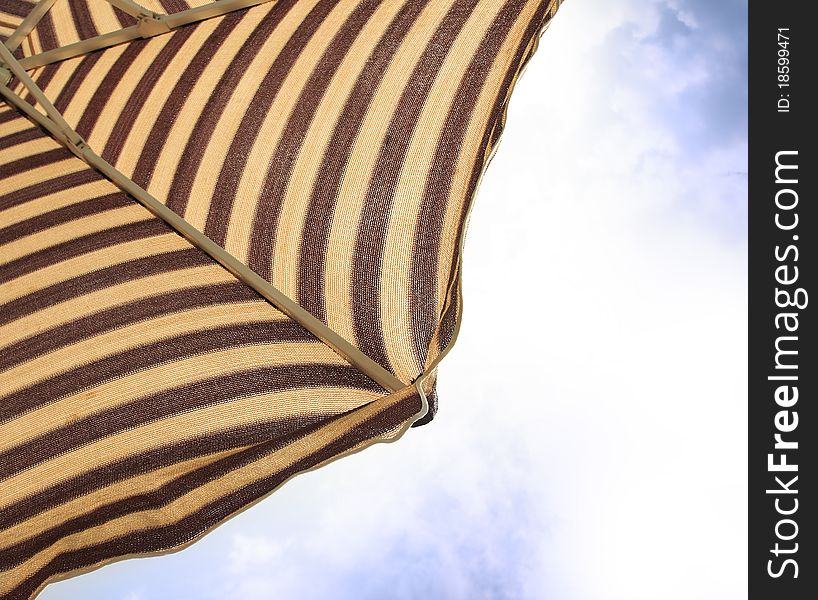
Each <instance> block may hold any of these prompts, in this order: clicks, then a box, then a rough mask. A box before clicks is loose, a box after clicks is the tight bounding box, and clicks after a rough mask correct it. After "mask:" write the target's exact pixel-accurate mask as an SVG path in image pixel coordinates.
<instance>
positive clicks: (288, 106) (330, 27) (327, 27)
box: [191, 2, 355, 339]
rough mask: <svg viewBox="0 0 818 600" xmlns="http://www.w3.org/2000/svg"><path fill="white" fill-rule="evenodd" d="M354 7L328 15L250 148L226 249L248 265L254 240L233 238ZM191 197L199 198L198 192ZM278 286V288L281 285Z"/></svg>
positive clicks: (251, 212) (249, 218) (343, 5)
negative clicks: (318, 59) (292, 115)
mask: <svg viewBox="0 0 818 600" xmlns="http://www.w3.org/2000/svg"><path fill="white" fill-rule="evenodd" d="M305 8H306V7H305ZM354 8H355V6H354V3H352V2H340V3H338V4H337V5H336V6H335V7H334V8H333V9H332V11H331V12H330V13H329V14H328V15H327V17H326V18H325V19H324V21H323V22H322V23H321V25H320V26H319V28H318V30H317V31H316V32H315V34H314V35H313V37H312V38H311V39H310V41H309V42H308V43H307V45H306V47H305V48H304V50H303V51H302V52H301V54H300V55H299V57H298V59H297V60H296V61H295V64H294V65H293V67H292V69H291V70H290V72H289V73H287V77H286V79H285V80H284V82H283V83H282V85H281V88H280V90H279V92H278V94H277V95H276V98H275V100H274V101H273V104H272V106H271V107H270V110H268V111H267V114H266V115H265V118H264V121H263V123H262V125H261V128H260V129H259V132H258V137H257V138H256V140H255V142H254V143H253V147H252V148H248V149H247V162H246V163H245V167H244V172H243V173H242V177H241V181H240V183H239V187H238V190H237V193H236V200H235V202H234V204H233V208H232V211H231V213H230V227H229V229H228V237H227V238H226V242H225V248H226V250H227V251H228V252H230V253H231V254H233V256H235V257H236V258H237V259H239V260H240V261H242V262H244V263H246V262H247V256H248V250H249V242H250V239H251V238H250V236H247V237H244V238H242V239H237V238H236V236H235V235H234V234H233V235H231V234H232V232H233V230H234V226H235V227H236V228H237V230H238V231H241V230H242V229H245V230H247V229H249V227H251V224H252V222H253V219H254V218H255V213H256V208H257V206H258V202H259V200H260V198H259V193H260V191H261V188H262V186H263V185H264V179H265V178H266V176H267V171H268V169H269V165H270V155H271V153H272V152H273V151H274V150H275V147H276V145H277V144H278V143H279V140H280V137H281V132H282V130H283V129H284V126H285V125H286V124H287V120H288V119H289V116H290V113H291V111H292V109H293V108H294V106H295V103H296V100H297V99H298V96H299V95H300V94H301V91H302V90H303V88H304V84H305V83H306V81H307V79H308V78H309V76H310V73H311V72H312V69H313V67H314V66H315V60H316V58H315V57H318V56H321V55H323V53H324V51H325V50H326V48H327V46H328V45H329V43H330V42H331V41H332V38H333V36H334V35H335V34H336V33H337V32H338V29H339V28H340V27H341V26H342V25H343V23H344V21H346V19H347V18H348V17H349V15H350V13H351V12H352V11H353V10H354ZM191 196H193V197H195V192H194V193H193V194H191ZM274 285H276V287H278V285H277V284H274ZM279 289H281V288H279ZM281 291H282V292H283V293H284V294H286V295H288V296H292V295H293V293H292V290H287V289H281ZM347 339H348V338H347Z"/></svg>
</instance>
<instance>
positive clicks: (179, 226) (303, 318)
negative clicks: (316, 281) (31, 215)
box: [0, 43, 407, 392]
mask: <svg viewBox="0 0 818 600" xmlns="http://www.w3.org/2000/svg"><path fill="white" fill-rule="evenodd" d="M3 71H6V73H5V74H4V73H3ZM10 74H14V75H15V76H16V77H17V79H19V80H20V82H21V83H22V84H23V86H24V87H25V88H26V89H27V90H28V91H29V93H30V94H31V95H32V96H33V97H34V99H35V100H36V101H37V102H38V103H39V104H40V106H42V107H43V109H44V110H45V112H46V114H45V115H44V114H43V113H41V112H40V111H39V110H37V109H35V108H34V106H32V105H31V104H29V103H28V102H26V101H25V100H24V99H23V98H21V97H20V96H19V95H17V94H16V93H15V92H14V91H12V90H11V89H10V88H9V87H8V80H9V77H8V75H10ZM4 75H5V76H4ZM0 94H2V96H4V97H5V98H6V100H8V101H9V103H10V104H12V105H13V106H15V107H16V108H17V109H18V110H20V111H21V112H23V113H25V114H26V115H28V116H29V117H30V118H32V119H33V120H35V121H36V122H37V123H39V124H40V125H42V126H43V127H44V128H45V129H46V130H47V131H48V132H49V133H51V134H52V135H53V136H54V137H55V138H56V139H57V140H58V141H60V142H62V143H63V144H65V145H66V146H67V147H68V148H69V149H70V150H71V151H72V152H73V153H74V154H76V155H77V156H78V157H79V158H80V159H81V160H83V161H84V162H85V163H87V164H88V165H89V166H91V167H93V168H95V169H97V170H98V171H100V172H101V173H103V174H104V175H105V176H106V177H108V179H110V180H111V181H112V182H113V183H114V184H116V185H117V186H118V187H119V188H120V189H122V190H123V191H124V192H126V193H127V194H129V195H131V196H132V197H133V198H134V199H135V200H137V201H138V202H139V203H140V204H142V205H143V206H145V207H146V208H147V209H148V210H149V211H151V212H152V213H153V214H154V215H156V216H157V217H158V218H160V219H162V220H163V221H165V222H166V223H167V224H168V225H170V226H171V227H172V228H173V229H175V230H176V231H177V232H179V233H180V234H181V235H182V236H184V237H185V238H186V239H187V240H189V241H190V242H191V243H192V244H193V245H194V246H196V247H198V248H199V249H201V250H203V251H204V252H206V253H207V254H208V255H210V256H211V257H212V258H213V259H214V260H216V261H217V262H218V263H219V264H221V265H222V266H223V267H224V268H225V269H227V270H228V271H230V272H231V273H232V274H233V275H235V276H236V277H237V278H238V279H240V280H241V281H243V282H244V283H245V284H247V285H248V286H250V287H251V288H253V289H254V290H255V291H256V292H258V293H259V294H260V295H261V296H262V297H263V298H265V299H266V300H267V301H268V302H270V303H271V304H272V305H273V306H275V307H276V308H278V309H279V310H281V312H283V313H284V314H286V315H287V316H288V317H290V318H291V319H293V320H294V321H296V322H297V323H299V324H300V325H301V326H303V327H304V328H305V329H307V330H308V331H310V332H311V333H312V334H313V335H315V336H316V337H317V338H318V339H320V340H321V341H322V342H324V343H325V344H326V345H327V346H329V347H330V348H332V349H333V350H334V351H335V352H337V353H338V354H339V355H340V356H342V357H343V358H344V359H345V360H346V361H347V362H349V363H350V364H351V365H352V366H354V367H355V368H357V369H358V370H359V371H361V372H362V373H364V374H365V375H367V376H368V377H370V378H371V379H372V380H373V381H375V382H377V383H379V384H380V385H381V386H383V387H384V388H385V389H387V390H388V391H390V392H396V391H398V390H401V389H403V388H405V387H407V384H406V383H404V382H402V381H401V380H400V379H398V378H397V377H395V375H393V374H392V373H391V372H389V371H388V370H387V369H385V368H384V367H383V366H381V365H380V364H379V363H377V362H376V361H374V360H373V359H372V358H370V357H369V356H367V355H366V354H364V353H363V352H362V351H361V350H360V349H358V348H357V347H356V346H355V345H354V344H352V343H351V342H349V341H348V340H346V339H345V338H343V337H342V336H341V335H339V334H338V333H336V332H335V331H333V330H332V329H330V328H329V327H328V326H327V325H326V324H325V323H324V322H323V321H321V320H319V319H317V318H316V317H315V316H313V315H312V314H311V313H310V312H309V311H307V310H306V309H305V308H304V307H303V306H301V305H300V304H298V303H297V302H295V301H294V300H293V299H292V298H290V297H289V296H287V295H286V294H284V293H283V292H281V291H280V290H279V289H277V288H276V287H275V286H273V285H272V284H271V283H270V282H269V281H267V280H266V279H264V278H263V277H261V276H260V275H258V274H257V273H256V272H255V271H253V270H252V269H250V267H248V266H247V265H245V264H244V263H243V262H241V261H240V260H238V259H237V258H236V257H234V256H233V255H232V254H230V253H229V252H227V251H226V250H225V249H224V248H222V247H221V246H219V245H218V244H217V243H216V242H214V241H213V240H211V239H210V238H209V237H207V236H206V235H204V233H202V232H201V231H199V230H198V229H196V228H195V227H193V225H191V224H190V223H188V222H187V221H185V220H184V219H183V218H182V217H180V216H179V215H178V214H176V213H175V212H173V211H172V210H171V209H170V208H168V207H167V206H165V205H164V204H162V203H161V202H160V201H159V200H157V199H156V198H154V197H153V196H152V195H151V194H150V193H148V191H147V190H145V189H144V188H142V187H141V186H139V185H137V184H136V183H135V182H134V181H133V180H132V179H130V178H129V177H128V176H127V175H125V174H124V173H122V172H121V171H119V170H117V169H116V168H115V167H114V166H113V165H111V164H110V163H109V162H107V161H106V160H105V159H103V158H102V157H101V156H99V155H98V154H97V153H96V152H94V151H93V150H92V149H91V148H90V147H89V146H88V145H87V144H86V143H85V140H83V139H82V137H81V136H80V135H79V134H78V133H77V132H76V131H75V130H74V129H73V128H72V127H71V126H70V125H69V124H68V123H67V122H66V121H65V119H64V118H63V116H62V114H61V113H60V112H59V111H58V110H57V109H56V107H55V106H54V105H53V104H52V103H51V101H50V100H49V99H48V98H47V97H46V95H45V94H44V93H43V91H42V90H41V89H40V87H39V86H38V85H37V84H36V83H35V82H34V80H32V79H31V77H30V76H29V75H28V73H26V71H25V69H24V68H23V67H22V66H21V65H20V63H19V62H18V61H17V60H16V59H15V58H14V56H13V55H12V54H11V52H9V50H8V48H6V46H5V45H4V44H2V43H0Z"/></svg>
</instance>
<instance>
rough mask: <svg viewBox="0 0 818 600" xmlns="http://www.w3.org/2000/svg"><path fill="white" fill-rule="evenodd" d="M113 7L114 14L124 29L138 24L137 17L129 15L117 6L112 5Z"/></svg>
mask: <svg viewBox="0 0 818 600" xmlns="http://www.w3.org/2000/svg"><path fill="white" fill-rule="evenodd" d="M111 8H113V9H114V15H115V16H116V20H117V21H119V25H120V26H121V27H122V28H123V29H124V28H125V27H132V26H133V25H136V19H135V18H134V17H132V16H131V15H129V14H128V13H126V12H123V11H121V10H119V9H118V8H117V7H116V6H112V7H111Z"/></svg>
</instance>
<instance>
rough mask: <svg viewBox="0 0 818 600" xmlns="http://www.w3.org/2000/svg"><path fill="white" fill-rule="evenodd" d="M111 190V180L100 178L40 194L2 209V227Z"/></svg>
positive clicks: (0, 213)
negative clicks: (50, 192)
mask: <svg viewBox="0 0 818 600" xmlns="http://www.w3.org/2000/svg"><path fill="white" fill-rule="evenodd" d="M114 189H116V188H114ZM110 192H111V184H110V182H108V181H101V180H100V181H92V182H91V183H85V184H83V185H78V186H77V187H73V188H69V189H67V190H61V191H59V192H54V193H53V194H48V195H46V196H40V197H38V198H36V199H34V200H29V201H28V202H24V203H23V204H18V205H17V206H12V207H11V208H9V209H7V210H0V227H8V226H9V225H14V224H15V223H20V222H21V221H25V220H26V219H33V218H34V217H38V216H40V215H43V214H45V213H47V212H50V211H52V210H56V209H58V208H64V207H66V206H71V205H73V204H79V203H80V202H85V201H86V200H90V199H92V198H98V197H100V196H104V195H105V194H108V193H110Z"/></svg>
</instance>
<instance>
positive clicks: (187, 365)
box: [0, 0, 558, 598]
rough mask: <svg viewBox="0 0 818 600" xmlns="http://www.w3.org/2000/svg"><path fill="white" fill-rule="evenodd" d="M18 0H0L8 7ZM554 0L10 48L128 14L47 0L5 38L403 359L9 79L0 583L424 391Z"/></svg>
mask: <svg viewBox="0 0 818 600" xmlns="http://www.w3.org/2000/svg"><path fill="white" fill-rule="evenodd" d="M97 4H100V5H103V4H104V6H102V7H100V6H97ZM143 4H144V5H145V6H146V7H147V8H149V9H150V10H152V11H155V12H166V13H170V12H177V13H181V12H182V11H185V10H186V9H187V8H188V7H190V6H196V5H199V4H203V3H202V2H201V1H200V2H198V3H190V4H187V3H185V2H181V1H179V0H174V1H166V0H161V2H160V1H158V0H156V1H153V2H151V3H143ZM32 6H33V5H32V4H31V3H29V2H25V1H24V0H0V27H3V28H4V29H0V35H3V36H4V37H7V36H8V35H10V34H11V33H10V32H11V31H13V29H14V27H16V26H17V25H18V24H19V23H20V22H21V20H22V18H23V17H24V16H25V15H26V14H28V12H27V11H29V10H31V7H32ZM557 6H558V2H556V1H551V2H549V1H546V0H506V1H504V2H496V1H495V0H482V1H480V0H408V1H407V0H404V1H395V0H381V1H376V0H359V1H358V0H356V1H352V0H278V1H277V2H268V3H264V4H260V5H258V6H255V7H251V8H246V9H242V10H237V11H235V12H230V13H227V14H225V15H223V16H218V17H213V18H209V19H206V20H203V21H201V22H198V23H192V24H188V25H184V26H181V27H179V28H177V29H175V30H173V31H171V32H168V33H164V34H161V35H156V36H155V37H150V38H147V39H141V38H140V39H136V40H133V41H129V42H127V43H123V44H118V45H115V46H112V47H110V48H105V49H101V50H97V51H94V52H91V53H86V54H81V55H79V56H76V57H74V58H68V59H64V60H58V61H56V62H52V63H49V64H43V65H37V64H35V63H31V62H29V63H26V62H25V61H26V60H29V61H31V60H35V61H36V60H38V57H37V55H38V54H39V53H40V52H43V51H47V50H50V49H53V48H56V47H59V46H64V45H65V44H70V43H72V42H75V41H76V40H79V39H85V40H88V39H94V36H96V35H98V34H100V33H105V32H106V31H107V30H111V31H113V30H115V28H117V27H120V26H122V27H131V26H132V25H131V21H130V19H132V18H133V17H131V15H128V14H125V13H122V11H119V10H118V9H113V8H112V7H111V6H110V5H107V4H105V3H102V2H100V3H85V2H84V1H83V0H56V2H55V3H54V6H53V7H52V8H51V10H50V11H49V12H48V13H46V17H44V18H43V19H42V20H40V22H39V23H38V24H37V25H36V27H34V28H33V29H32V30H31V32H30V33H29V34H28V35H27V36H26V37H25V39H23V40H22V41H21V43H20V46H19V48H18V49H17V50H16V51H15V56H16V57H17V58H18V59H20V61H21V63H22V64H23V65H24V66H25V65H26V64H27V65H28V67H27V68H28V69H29V74H30V75H31V76H32V78H33V80H34V82H35V83H36V84H37V85H38V86H39V88H40V89H42V91H43V92H44V94H45V96H46V97H47V98H48V99H49V100H50V101H51V102H52V103H53V105H54V106H55V107H56V109H57V110H58V111H59V112H60V113H62V115H63V117H64V118H65V121H66V122H67V123H68V124H69V125H70V127H71V128H72V129H74V130H75V131H76V132H77V133H78V134H79V135H80V136H81V137H82V138H83V139H84V140H85V143H86V144H87V146H88V147H90V148H91V149H93V151H95V152H96V153H97V154H98V155H100V156H102V158H103V159H105V160H106V161H108V163H110V164H111V165H113V166H114V167H115V168H116V169H117V170H118V171H119V172H121V173H122V174H124V175H125V176H126V177H127V178H129V179H131V180H132V181H133V182H135V183H136V184H138V186H140V187H141V188H144V190H147V192H148V193H149V194H150V195H151V196H153V197H154V198H155V199H156V200H158V201H159V202H161V203H162V204H164V205H165V206H167V207H168V208H169V209H171V210H172V211H174V212H175V213H176V214H178V215H179V216H181V217H183V218H184V219H185V220H186V221H187V222H188V223H190V224H192V225H193V226H194V227H195V228H197V229H198V230H200V231H201V232H204V234H205V235H206V236H207V237H209V238H210V239H211V240H213V241H214V242H216V244H218V245H219V246H221V248H223V249H224V250H226V251H227V252H228V253H229V254H230V255H232V256H233V257H235V258H236V259H238V260H239V261H240V262H241V263H243V264H244V265H246V266H247V267H249V269H251V270H252V272H254V273H256V274H258V275H260V276H261V277H262V278H263V280H265V281H266V282H269V283H270V284H272V285H273V286H275V288H277V289H278V290H280V291H282V292H283V293H284V294H286V295H287V296H289V297H290V298H292V299H294V300H295V301H296V302H298V303H299V304H300V305H301V306H302V307H303V308H305V309H306V310H307V311H309V313H311V314H312V315H314V316H315V317H317V318H318V319H319V320H320V321H321V322H323V323H324V324H326V325H327V326H329V328H330V329H331V330H333V331H334V332H337V333H338V334H340V336H342V337H343V338H345V339H346V340H348V341H349V342H351V343H352V344H354V346H356V347H357V348H359V349H360V350H361V351H363V353H364V354H365V355H367V356H368V357H370V358H371V359H373V360H374V361H376V362H377V363H378V364H379V365H381V366H382V367H383V368H384V369H386V370H387V371H388V372H390V373H391V374H393V375H394V377H395V378H396V379H395V380H396V381H398V382H399V384H400V385H398V386H391V387H384V385H382V384H379V383H377V382H376V381H373V380H372V379H371V378H370V377H368V376H367V375H365V374H364V373H363V372H361V370H359V369H358V368H356V366H354V361H353V362H349V361H348V360H346V359H345V358H343V357H342V356H341V355H339V354H338V353H337V352H335V351H334V350H333V349H332V348H330V346H329V345H327V344H325V343H324V342H322V341H321V340H320V339H319V338H318V337H316V335H314V334H313V333H311V331H309V330H308V329H306V328H305V327H304V326H302V323H303V322H302V321H298V322H296V320H293V318H290V317H288V316H287V315H286V314H284V313H283V312H281V311H280V310H278V309H277V308H276V307H274V306H273V305H272V304H270V303H269V302H267V301H266V300H265V299H264V298H262V297H261V296H259V294H258V293H256V291H254V290H253V289H251V288H250V287H248V285H246V283H247V279H246V278H242V277H237V276H236V275H234V274H232V273H231V272H229V271H228V270H226V269H225V268H224V267H223V266H222V265H221V264H219V263H218V262H216V261H215V260H214V259H213V257H212V256H210V255H208V253H206V252H204V251H202V249H201V248H200V247H197V243H196V242H195V240H194V241H193V242H191V241H188V239H185V238H183V237H182V236H180V235H178V233H177V232H176V231H174V230H173V229H172V228H171V227H169V226H168V225H167V224H166V223H165V222H164V221H163V220H162V219H160V218H157V216H155V214H154V213H152V212H151V211H149V210H148V209H147V208H145V207H144V206H143V205H142V204H140V202H141V200H140V202H137V199H138V197H137V196H131V195H128V194H126V193H124V192H123V191H121V190H120V188H119V187H117V186H116V185H114V183H112V182H111V181H109V179H107V178H106V177H104V176H103V175H102V174H101V173H100V172H98V171H97V170H95V169H92V168H90V167H89V166H88V165H87V164H86V163H85V162H83V161H82V160H80V158H78V157H77V156H75V155H74V154H72V153H71V152H70V151H69V150H68V149H66V148H65V147H64V146H63V145H61V144H60V143H59V142H58V141H56V140H55V139H53V138H52V137H51V136H49V135H48V133H47V132H46V131H44V130H43V129H42V128H41V127H38V126H37V125H36V124H34V123H32V121H31V120H29V119H28V118H27V117H25V116H24V115H23V114H22V113H21V112H20V111H19V110H17V109H16V108H14V107H12V106H6V105H0V347H1V348H2V354H0V598H29V597H31V596H33V595H34V594H36V592H37V591H38V590H39V589H41V588H42V586H43V585H45V584H46V583H47V582H48V581H52V580H55V579H59V578H63V577H66V576H70V575H72V574H75V573H77V572H81V571H83V570H87V569H89V568H93V567H96V566H99V565H102V564H104V563H106V562H110V561H111V560H114V559H116V558H120V557H123V556H132V555H136V554H146V553H154V552H160V551H168V550H172V549H177V548H179V547H182V546H184V545H186V544H188V543H190V542H192V541H194V540H195V539H196V538H198V537H199V536H201V535H202V534H203V533H205V532H206V531H208V530H209V529H210V528H212V527H214V526H215V525H217V524H218V523H219V522H221V521H222V520H224V519H225V518H226V517H228V516H229V515H231V514H233V513H235V512H237V511H238V510H240V509H242V508H243V507H245V506H247V505H248V504H250V503H252V502H254V501H256V500H257V499H259V498H261V497H263V496H265V495H266V494H268V493H269V492H270V491H272V490H273V489H274V488H275V487H277V486H278V485H280V484H281V483H282V482H283V481H284V480H286V479H287V478H288V477H290V476H292V475H294V474H296V473H298V472H301V471H304V470H306V469H309V468H312V467H315V466H317V465H320V464H322V463H324V462H327V461H328V460H330V459H333V458H335V457H338V456H341V455H345V454H348V453H350V452H353V451H356V450H359V449H361V448H363V447H365V446H368V445H370V444H371V443H374V442H377V441H388V440H392V439H394V438H396V437H397V436H399V435H400V434H401V433H402V432H403V431H405V429H406V428H407V427H409V426H410V425H412V424H422V423H425V422H428V421H429V420H430V419H431V418H432V416H433V415H434V413H435V409H436V401H435V394H434V381H435V378H436V368H437V364H438V362H439V360H440V359H441V358H442V357H443V356H444V355H445V353H446V352H447V351H448V349H449V348H450V347H451V345H452V343H453V341H454V338H455V337H456V333H457V328H458V326H459V322H460V310H461V308H460V307H461V300H460V257H461V246H462V241H463V233H464V228H465V222H466V217H467V214H468V210H469V208H470V205H471V202H472V199H473V196H474V193H475V190H476V188H477V185H478V183H479V179H480V176H481V175H482V173H483V170H484V168H485V166H486V164H487V163H488V161H489V159H490V156H491V153H492V151H493V150H494V149H495V147H496V144H497V141H498V139H499V136H500V133H501V131H502V128H503V124H504V120H505V111H506V107H507V104H508V100H509V95H510V93H511V90H512V88H513V85H514V83H515V82H516V80H517V77H518V76H519V74H520V72H521V70H522V69H523V67H524V65H525V64H526V62H527V60H528V59H529V58H530V56H531V55H532V54H533V52H534V50H535V49H536V46H537V40H538V38H539V34H540V33H541V32H542V31H543V30H544V27H545V26H546V24H547V23H548V21H549V19H550V18H551V17H552V16H553V14H554V12H555V11H556V8H557ZM55 7H59V10H67V11H68V12H67V13H66V14H70V15H71V18H67V17H66V18H57V17H56V16H55V15H59V14H60V13H57V12H52V11H54V10H55ZM49 14H50V15H51V17H50V18H49V17H48V15H49ZM88 23H91V24H92V25H93V27H89V26H88ZM9 86H10V87H11V89H12V90H13V91H14V92H15V93H16V94H17V95H19V96H21V97H28V98H29V100H30V101H31V102H34V100H32V99H31V96H30V95H29V93H30V90H26V87H25V85H24V82H21V81H19V78H16V79H12V80H11V82H10V83H9ZM34 103H35V104H36V102H34ZM40 108H43V107H40ZM75 150H76V148H75ZM80 155H82V154H81V153H80ZM429 404H431V406H429ZM427 409H428V410H427ZM418 418H420V420H418Z"/></svg>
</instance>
